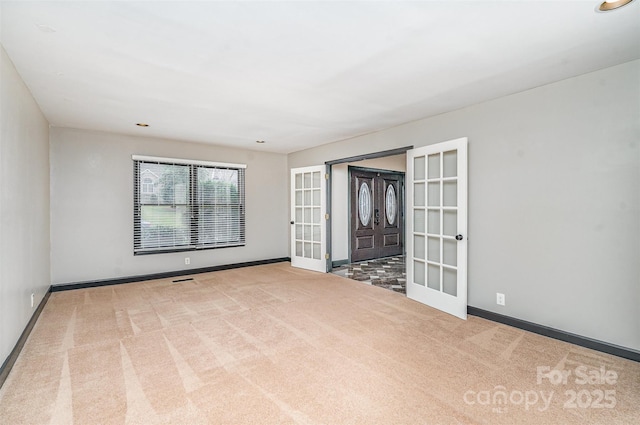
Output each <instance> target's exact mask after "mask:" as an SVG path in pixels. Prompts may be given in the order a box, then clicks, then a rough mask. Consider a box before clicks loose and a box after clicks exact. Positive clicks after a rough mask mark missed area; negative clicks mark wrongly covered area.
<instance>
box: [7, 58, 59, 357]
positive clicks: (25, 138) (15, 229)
mask: <svg viewBox="0 0 640 425" xmlns="http://www.w3.org/2000/svg"><path fill="white" fill-rule="evenodd" d="M49 284H50V282H49V123H48V122H47V120H46V119H45V118H44V116H43V115H42V113H41V112H40V109H39V108H38V105H37V104H36V102H35V100H34V99H33V97H32V96H31V93H30V92H29V89H28V88H27V87H26V86H25V84H24V82H23V81H22V79H21V78H20V76H19V75H18V73H17V72H16V70H15V68H14V66H13V64H12V63H11V60H10V59H9V57H8V56H7V54H6V52H5V51H4V48H3V47H1V46H0V364H2V363H3V362H4V361H5V359H6V358H7V357H8V356H9V353H11V350H12V349H13V347H14V346H15V344H16V342H18V338H20V334H21V333H22V331H23V330H24V328H25V326H26V325H27V323H28V322H29V319H30V318H31V316H32V315H33V313H34V312H35V309H36V307H37V306H38V304H39V303H40V301H41V300H42V298H43V297H44V295H45V294H46V292H47V289H48V288H49ZM31 294H34V306H33V307H31Z"/></svg>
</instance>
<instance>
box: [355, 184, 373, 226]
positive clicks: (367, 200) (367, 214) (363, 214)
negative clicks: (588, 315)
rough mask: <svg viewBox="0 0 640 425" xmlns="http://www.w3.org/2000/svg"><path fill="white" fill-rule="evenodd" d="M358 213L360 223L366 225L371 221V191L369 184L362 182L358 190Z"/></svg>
mask: <svg viewBox="0 0 640 425" xmlns="http://www.w3.org/2000/svg"><path fill="white" fill-rule="evenodd" d="M358 214H359V215H360V223H362V225H363V226H368V225H369V221H371V191H370V190H369V185H368V184H367V183H366V182H364V183H362V186H360V190H359V191H358Z"/></svg>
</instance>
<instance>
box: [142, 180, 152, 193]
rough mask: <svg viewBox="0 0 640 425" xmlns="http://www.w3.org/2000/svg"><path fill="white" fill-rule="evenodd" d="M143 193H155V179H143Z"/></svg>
mask: <svg viewBox="0 0 640 425" xmlns="http://www.w3.org/2000/svg"><path fill="white" fill-rule="evenodd" d="M142 193H145V194H147V193H153V179H152V178H150V177H145V178H143V179H142Z"/></svg>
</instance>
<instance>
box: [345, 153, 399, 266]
mask: <svg viewBox="0 0 640 425" xmlns="http://www.w3.org/2000/svg"><path fill="white" fill-rule="evenodd" d="M405 153H406V152H405ZM394 155H399V154H394ZM378 158H379V157H378ZM352 171H364V172H369V173H383V174H396V175H398V176H402V178H401V182H402V187H401V188H400V190H401V193H400V194H399V195H400V196H399V197H400V199H401V200H402V203H401V205H400V208H399V210H398V211H399V213H400V217H399V218H400V219H401V220H402V253H403V254H404V253H406V247H405V245H406V244H405V239H406V236H407V234H406V223H405V216H406V210H405V207H406V200H405V193H406V192H405V184H404V181H405V175H406V172H403V171H396V170H385V169H382V168H370V167H358V166H357V165H349V166H348V167H347V181H348V182H349V185H351V178H352V175H351V173H352ZM351 195H352V194H351V189H350V188H349V190H348V191H347V199H348V201H347V202H348V210H349V216H350V217H352V216H353V213H354V211H352V210H351V206H352V205H351V201H352V200H353V199H352V198H351ZM347 229H348V230H349V238H350V240H349V257H348V258H349V263H351V262H352V245H351V238H352V237H353V228H352V226H351V220H348V221H347Z"/></svg>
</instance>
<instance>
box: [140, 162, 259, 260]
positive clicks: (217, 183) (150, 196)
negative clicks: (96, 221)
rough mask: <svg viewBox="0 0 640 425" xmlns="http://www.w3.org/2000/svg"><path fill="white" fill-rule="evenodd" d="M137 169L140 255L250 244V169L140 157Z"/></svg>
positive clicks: (220, 164)
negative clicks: (247, 220)
mask: <svg viewBox="0 0 640 425" xmlns="http://www.w3.org/2000/svg"><path fill="white" fill-rule="evenodd" d="M133 164H134V214H133V222H134V231H133V235H134V237H133V251H134V254H149V253H158V252H175V251H189V250H196V249H208V248H222V247H231V246H243V245H244V244H245V205H244V174H245V168H246V166H245V165H242V164H223V163H210V162H203V161H188V160H179V159H171V158H154V157H142V156H137V155H135V156H133ZM151 176H153V178H152V177H151ZM154 180H155V181H154Z"/></svg>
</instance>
